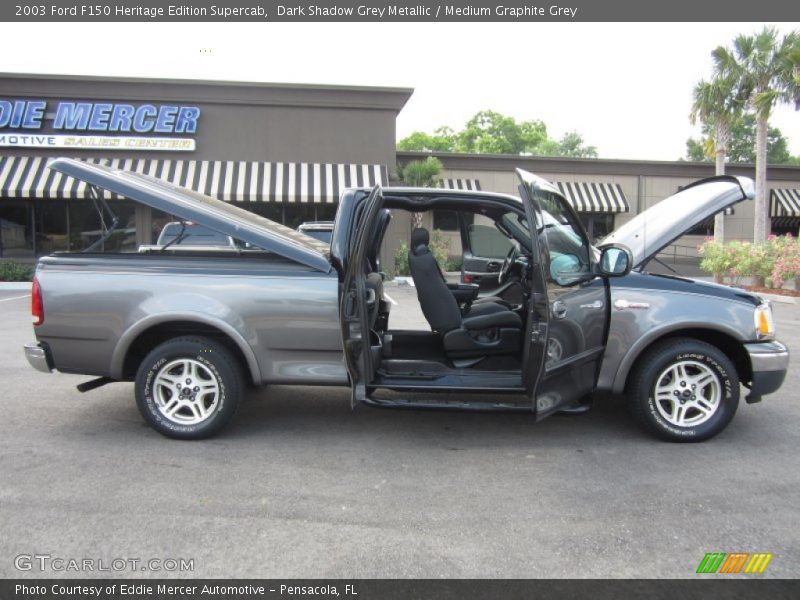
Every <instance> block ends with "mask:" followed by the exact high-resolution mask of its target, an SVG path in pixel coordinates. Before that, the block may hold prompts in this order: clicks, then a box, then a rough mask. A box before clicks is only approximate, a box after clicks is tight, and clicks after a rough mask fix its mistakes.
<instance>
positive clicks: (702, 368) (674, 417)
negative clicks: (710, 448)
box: [628, 338, 739, 442]
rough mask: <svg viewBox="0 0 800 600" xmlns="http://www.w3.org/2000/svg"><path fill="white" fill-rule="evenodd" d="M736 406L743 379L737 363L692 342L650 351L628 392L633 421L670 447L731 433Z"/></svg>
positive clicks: (672, 342)
mask: <svg viewBox="0 0 800 600" xmlns="http://www.w3.org/2000/svg"><path fill="white" fill-rule="evenodd" d="M693 385H694V386H695V387H694V388H693V387H692V386H693ZM738 406H739V376H738V374H737V373H736V368H735V367H734V366H733V363H731V361H730V359H729V358H728V357H727V356H726V355H725V354H724V353H723V352H722V351H720V350H719V349H718V348H717V347H715V346H712V345H711V344H707V343H705V342H701V341H699V340H694V339H690V338H678V339H671V340H667V341H664V342H662V343H659V344H657V345H655V346H653V347H652V348H651V349H649V350H647V351H646V352H645V354H643V355H642V357H641V358H640V359H639V360H638V361H637V366H636V368H635V370H634V372H633V373H632V375H631V380H630V386H629V388H628V407H629V409H630V411H631V414H632V415H633V418H634V420H635V421H636V422H637V423H638V424H639V426H641V427H642V428H643V429H644V430H645V431H647V432H649V433H651V434H653V435H655V436H656V437H658V438H661V439H662V440H667V441H670V442H702V441H704V440H708V439H710V438H712V437H714V436H715V435H717V434H718V433H719V432H721V431H722V430H723V429H725V427H727V425H728V423H730V421H731V419H732V418H733V415H734V414H736V409H737V408H738Z"/></svg>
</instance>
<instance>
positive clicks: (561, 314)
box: [552, 300, 567, 319]
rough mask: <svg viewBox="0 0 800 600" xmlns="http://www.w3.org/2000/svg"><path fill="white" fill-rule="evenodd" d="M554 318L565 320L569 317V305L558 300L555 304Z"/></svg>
mask: <svg viewBox="0 0 800 600" xmlns="http://www.w3.org/2000/svg"><path fill="white" fill-rule="evenodd" d="M552 310H553V318H555V319H563V318H565V317H566V316H567V305H566V304H564V303H563V302H562V301H561V300H556V301H555V302H553V309H552Z"/></svg>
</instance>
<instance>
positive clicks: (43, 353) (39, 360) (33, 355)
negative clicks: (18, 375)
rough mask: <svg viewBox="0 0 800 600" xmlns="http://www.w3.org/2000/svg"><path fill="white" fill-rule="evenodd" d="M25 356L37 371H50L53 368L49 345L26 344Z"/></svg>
mask: <svg viewBox="0 0 800 600" xmlns="http://www.w3.org/2000/svg"><path fill="white" fill-rule="evenodd" d="M25 358H27V359H28V363H29V364H30V365H31V366H32V367H33V368H34V369H36V370H37V371H41V372H42V373H50V372H52V370H53V363H52V360H51V358H50V352H48V349H47V346H43V345H41V344H25Z"/></svg>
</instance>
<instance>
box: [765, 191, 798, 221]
mask: <svg viewBox="0 0 800 600" xmlns="http://www.w3.org/2000/svg"><path fill="white" fill-rule="evenodd" d="M769 216H770V217H800V189H792V188H784V189H774V190H772V192H771V193H770V195H769Z"/></svg>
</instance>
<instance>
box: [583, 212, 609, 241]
mask: <svg viewBox="0 0 800 600" xmlns="http://www.w3.org/2000/svg"><path fill="white" fill-rule="evenodd" d="M578 216H579V217H580V219H581V223H583V226H584V228H585V229H586V234H587V235H588V236H589V239H590V240H591V241H592V243H594V242H596V241H598V240H602V239H603V238H604V237H606V236H607V235H608V234H609V233H611V232H612V231H614V215H612V214H609V213H578Z"/></svg>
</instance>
